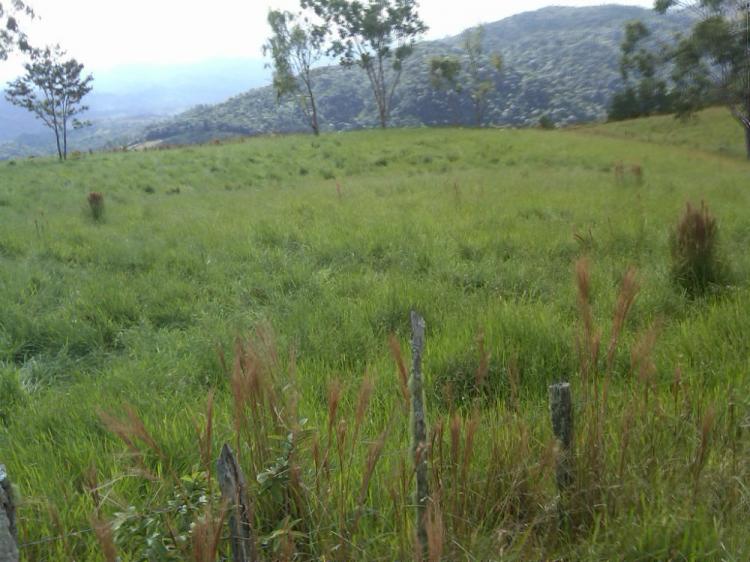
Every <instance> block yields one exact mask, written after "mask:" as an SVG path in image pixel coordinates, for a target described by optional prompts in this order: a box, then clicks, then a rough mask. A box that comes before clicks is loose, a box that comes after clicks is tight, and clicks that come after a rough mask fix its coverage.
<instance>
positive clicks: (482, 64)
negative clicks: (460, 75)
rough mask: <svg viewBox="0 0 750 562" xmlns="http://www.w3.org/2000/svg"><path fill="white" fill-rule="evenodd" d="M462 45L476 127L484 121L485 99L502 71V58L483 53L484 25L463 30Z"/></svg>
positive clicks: (497, 55) (467, 84)
mask: <svg viewBox="0 0 750 562" xmlns="http://www.w3.org/2000/svg"><path fill="white" fill-rule="evenodd" d="M463 47H464V50H465V51H466V59H467V64H466V75H467V82H466V87H467V91H468V92H469V97H470V98H471V103H472V106H473V107H474V120H475V122H476V125H477V127H481V126H482V124H483V123H484V115H485V113H486V111H487V100H488V98H489V96H490V94H491V93H492V91H493V90H494V89H495V79H496V78H497V76H498V75H499V73H500V72H501V71H502V68H503V59H502V57H501V56H500V55H499V54H497V53H493V54H492V55H491V56H489V57H487V56H486V55H485V53H484V27H483V26H481V25H480V26H478V27H475V28H473V29H467V30H466V31H465V32H464V37H463Z"/></svg>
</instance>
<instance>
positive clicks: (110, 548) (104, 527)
mask: <svg viewBox="0 0 750 562" xmlns="http://www.w3.org/2000/svg"><path fill="white" fill-rule="evenodd" d="M91 526H92V527H93V529H94V534H95V535H96V540H97V542H98V543H99V548H101V551H102V555H103V556H104V560H106V562H119V560H120V559H119V558H118V556H117V549H116V548H115V539H114V536H113V534H112V525H111V524H110V523H109V522H108V521H103V520H101V519H99V518H98V517H94V518H92V519H91Z"/></svg>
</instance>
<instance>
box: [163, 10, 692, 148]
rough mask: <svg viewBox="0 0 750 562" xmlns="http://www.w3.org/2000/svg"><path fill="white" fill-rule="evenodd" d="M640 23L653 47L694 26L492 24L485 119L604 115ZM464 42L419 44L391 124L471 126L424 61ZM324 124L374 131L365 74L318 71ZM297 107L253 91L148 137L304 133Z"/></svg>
mask: <svg viewBox="0 0 750 562" xmlns="http://www.w3.org/2000/svg"><path fill="white" fill-rule="evenodd" d="M633 19H642V20H644V21H646V22H647V24H648V25H649V26H650V27H651V28H652V29H653V30H654V37H655V38H656V40H659V39H665V40H666V39H668V38H671V36H672V34H673V33H675V32H678V31H680V30H684V29H685V28H686V26H687V25H688V24H689V21H690V20H689V18H688V17H687V16H685V15H672V16H668V17H665V16H658V15H656V14H655V13H654V12H653V11H650V10H645V9H642V8H635V7H626V6H617V5H609V6H599V7H593V8H563V7H550V8H544V9H542V10H538V11H535V12H528V13H524V14H520V15H517V16H513V17H510V18H507V19H504V20H501V21H498V22H495V23H491V24H488V25H486V36H485V50H486V51H487V52H499V53H501V54H502V55H503V57H504V60H505V71H504V72H503V74H502V76H501V77H500V79H499V80H498V81H497V84H496V86H497V90H496V91H497V93H496V95H494V96H493V98H492V99H491V100H490V104H489V108H488V112H487V121H488V122H490V123H494V124H505V125H520V126H524V125H529V124H535V123H536V122H537V121H538V119H539V117H540V116H541V115H543V114H549V115H550V117H552V119H553V120H555V121H556V122H558V123H571V122H578V121H591V120H595V119H600V118H602V117H604V115H605V113H606V106H607V104H608V102H609V99H610V97H611V95H612V93H613V92H614V91H615V90H616V89H617V88H618V87H619V83H620V77H619V70H618V59H619V48H620V42H621V40H622V28H623V26H624V24H625V22H627V21H630V20H633ZM460 45H461V36H455V37H452V38H447V39H444V40H440V41H430V42H424V43H420V44H419V45H418V46H417V49H416V51H415V53H414V55H413V56H412V57H411V58H410V59H409V60H408V61H407V63H406V65H405V71H404V75H403V78H402V83H401V85H400V87H399V89H398V90H397V93H396V99H395V103H394V109H393V113H392V124H393V125H396V126H418V125H440V124H450V123H454V122H460V123H471V122H472V113H471V107H470V102H469V99H468V98H467V97H466V96H464V97H462V98H461V100H460V102H459V104H458V107H457V108H453V107H452V106H451V104H449V103H448V101H447V99H446V97H445V95H444V94H441V93H438V92H435V91H434V90H433V89H432V88H431V87H430V84H429V76H428V61H429V59H430V58H431V57H433V56H436V55H445V54H454V55H460V54H461V53H462V50H461V47H460ZM316 90H317V92H318V100H319V107H320V112H321V117H322V119H321V121H322V123H323V124H324V127H325V128H327V129H328V130H346V129H354V128H359V127H368V126H373V125H375V124H376V122H377V119H376V111H375V107H374V104H373V102H372V96H371V94H370V91H369V85H368V83H367V79H366V77H365V75H364V73H363V72H361V71H360V70H359V69H343V68H340V67H337V66H334V67H326V68H321V69H319V70H318V73H317V87H316ZM304 129H305V125H304V121H303V120H302V118H301V114H300V111H299V109H298V108H297V106H296V104H295V103H294V102H293V101H287V102H285V103H282V104H280V105H279V104H277V101H276V96H275V94H274V92H273V90H272V88H271V87H266V88H260V89H256V90H251V91H249V92H247V93H244V94H241V95H239V96H236V97H234V98H232V99H230V100H228V101H226V102H225V103H222V104H219V105H215V106H205V107H198V108H194V109H192V110H190V111H188V112H186V113H183V114H181V115H179V116H177V117H175V118H174V119H170V120H168V121H166V122H164V123H162V124H160V125H158V126H155V127H153V128H151V129H150V131H149V133H148V138H149V139H151V140H155V139H163V140H167V141H171V142H180V141H192V140H206V139H208V138H211V137H217V136H222V135H226V134H255V133H262V132H270V131H275V132H289V131H296V130H304Z"/></svg>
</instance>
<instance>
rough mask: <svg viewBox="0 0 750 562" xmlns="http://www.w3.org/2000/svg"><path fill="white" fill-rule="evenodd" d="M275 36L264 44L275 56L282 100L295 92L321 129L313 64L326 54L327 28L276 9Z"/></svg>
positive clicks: (272, 23) (272, 14) (312, 123)
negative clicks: (314, 86) (314, 87)
mask: <svg viewBox="0 0 750 562" xmlns="http://www.w3.org/2000/svg"><path fill="white" fill-rule="evenodd" d="M268 25H269V26H270V27H271V32H272V35H271V37H270V38H269V39H268V41H267V42H266V44H265V45H264V46H263V52H264V54H266V55H270V56H271V60H272V65H273V69H274V73H273V86H274V89H275V90H276V95H277V97H278V98H279V99H280V98H282V97H283V96H286V95H294V96H296V97H297V99H298V100H299V103H300V107H301V109H302V112H303V113H304V114H305V118H306V120H307V122H308V123H309V124H310V127H311V128H312V130H313V132H314V133H315V134H316V135H317V134H319V132H320V126H319V124H318V108H317V104H316V102H315V94H314V89H313V76H312V69H313V66H314V65H315V64H316V63H317V62H318V61H320V59H321V58H322V57H323V55H324V54H325V53H324V51H325V41H326V35H327V30H326V28H325V26H324V25H322V24H316V23H313V22H312V21H311V20H310V18H309V17H304V16H302V15H298V16H295V15H294V14H291V13H290V12H282V11H278V10H272V11H270V12H269V13H268Z"/></svg>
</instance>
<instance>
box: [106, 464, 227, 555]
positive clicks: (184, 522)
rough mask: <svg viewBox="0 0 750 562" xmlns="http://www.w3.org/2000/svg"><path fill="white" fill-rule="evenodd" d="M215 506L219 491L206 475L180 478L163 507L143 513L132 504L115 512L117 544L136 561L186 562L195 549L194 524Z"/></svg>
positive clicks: (201, 473) (114, 524) (195, 472)
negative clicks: (182, 561) (213, 488)
mask: <svg viewBox="0 0 750 562" xmlns="http://www.w3.org/2000/svg"><path fill="white" fill-rule="evenodd" d="M212 504H213V505H217V504H218V495H217V492H212V491H211V489H210V488H209V482H208V477H207V474H206V473H205V472H201V471H198V470H196V471H194V472H192V473H190V474H187V475H184V476H182V477H181V478H180V479H179V482H178V487H177V488H176V489H174V490H173V491H172V492H171V497H170V498H169V499H167V501H166V502H165V504H164V505H163V506H161V507H160V508H158V509H154V510H152V511H150V512H149V511H146V512H141V511H140V510H139V508H138V507H136V506H134V505H130V506H128V507H127V508H126V509H125V510H123V511H120V512H117V513H115V514H114V520H113V523H112V530H113V531H114V537H115V543H116V545H117V546H118V548H120V549H122V550H123V551H125V552H128V553H130V555H131V556H132V557H133V559H134V560H144V561H149V562H150V561H152V560H153V561H159V562H162V561H163V562H166V561H168V560H184V559H185V558H184V556H185V552H190V550H191V548H192V541H193V536H192V535H193V532H194V528H195V523H196V521H197V520H199V519H200V517H202V516H203V515H204V514H205V512H206V508H207V507H208V506H209V505H212Z"/></svg>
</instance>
